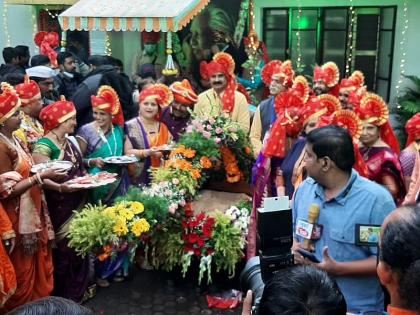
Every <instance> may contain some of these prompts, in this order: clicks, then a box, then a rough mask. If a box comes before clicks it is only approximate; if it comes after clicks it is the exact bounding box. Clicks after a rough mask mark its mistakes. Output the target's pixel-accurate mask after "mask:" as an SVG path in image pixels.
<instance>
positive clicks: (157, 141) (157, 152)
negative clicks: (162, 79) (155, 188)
mask: <svg viewBox="0 0 420 315" xmlns="http://www.w3.org/2000/svg"><path fill="white" fill-rule="evenodd" d="M173 99H174V96H173V94H172V92H171V90H170V89H169V88H168V87H167V86H166V85H163V84H155V85H152V86H150V87H148V88H146V89H145V90H143V91H141V93H140V96H139V104H140V108H139V116H138V117H136V118H133V119H131V120H129V121H127V122H126V123H125V132H126V137H125V141H124V153H125V154H128V155H130V154H132V155H135V156H136V157H137V158H139V159H140V162H137V163H133V164H130V165H129V168H128V172H129V175H130V178H131V182H132V184H134V185H142V184H143V185H145V184H148V183H149V182H150V177H149V169H150V167H159V166H160V164H161V157H162V150H161V149H163V147H164V146H166V145H167V144H169V143H170V142H171V140H172V136H171V134H170V132H169V130H168V127H166V125H165V124H164V123H162V122H160V121H159V116H160V112H161V110H162V108H164V107H166V106H169V104H171V103H172V101H173Z"/></svg>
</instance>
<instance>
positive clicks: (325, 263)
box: [315, 246, 339, 276]
mask: <svg viewBox="0 0 420 315" xmlns="http://www.w3.org/2000/svg"><path fill="white" fill-rule="evenodd" d="M322 258H323V259H322V262H320V263H319V264H315V266H316V267H317V268H319V269H322V270H324V271H325V272H326V273H328V274H329V275H330V276H336V275H338V271H339V270H338V269H339V266H338V262H337V261H336V260H334V259H332V258H331V257H330V254H329V253H328V246H325V247H324V248H323V250H322Z"/></svg>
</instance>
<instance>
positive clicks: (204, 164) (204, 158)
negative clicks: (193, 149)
mask: <svg viewBox="0 0 420 315" xmlns="http://www.w3.org/2000/svg"><path fill="white" fill-rule="evenodd" d="M200 164H201V166H202V167H203V168H211V167H212V166H213V164H212V163H211V161H210V159H209V158H208V157H207V156H202V157H201V158H200Z"/></svg>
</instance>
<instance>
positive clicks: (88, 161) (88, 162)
mask: <svg viewBox="0 0 420 315" xmlns="http://www.w3.org/2000/svg"><path fill="white" fill-rule="evenodd" d="M91 161H92V159H88V160H87V166H88V167H90V162H91Z"/></svg>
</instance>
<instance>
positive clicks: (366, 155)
mask: <svg viewBox="0 0 420 315" xmlns="http://www.w3.org/2000/svg"><path fill="white" fill-rule="evenodd" d="M371 149H372V147H369V148H368V149H367V150H366V152H365V153H363V160H364V161H367V160H368V159H369V152H370V150H371Z"/></svg>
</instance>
